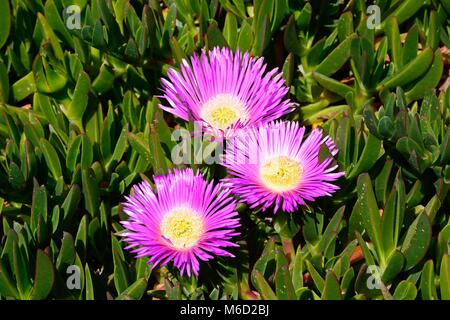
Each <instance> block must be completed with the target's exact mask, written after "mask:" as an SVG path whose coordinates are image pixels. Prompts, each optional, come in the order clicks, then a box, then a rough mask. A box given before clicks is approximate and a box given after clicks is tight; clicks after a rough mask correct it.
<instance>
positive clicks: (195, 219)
mask: <svg viewBox="0 0 450 320" xmlns="http://www.w3.org/2000/svg"><path fill="white" fill-rule="evenodd" d="M160 230H161V234H162V235H163V236H164V238H166V239H168V240H170V242H172V245H173V246H174V247H175V248H177V249H189V248H192V247H193V246H195V245H196V244H197V242H198V241H199V240H200V237H201V236H202V234H203V221H202V218H201V217H200V216H199V215H198V214H197V213H195V212H193V211H191V210H189V209H185V208H178V209H174V210H172V211H171V212H169V213H168V214H167V215H166V216H165V217H164V219H163V220H162V222H161V225H160Z"/></svg>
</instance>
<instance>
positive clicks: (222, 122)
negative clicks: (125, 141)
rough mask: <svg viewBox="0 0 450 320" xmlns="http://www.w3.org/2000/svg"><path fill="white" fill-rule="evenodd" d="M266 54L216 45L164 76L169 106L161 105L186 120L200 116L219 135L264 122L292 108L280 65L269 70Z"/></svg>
mask: <svg viewBox="0 0 450 320" xmlns="http://www.w3.org/2000/svg"><path fill="white" fill-rule="evenodd" d="M266 68H267V65H266V64H265V63H264V60H263V58H258V59H257V58H253V57H250V56H249V54H248V53H247V52H246V53H244V54H242V53H240V52H239V51H237V52H236V53H233V52H232V51H231V50H230V49H226V48H223V49H220V48H214V49H212V50H211V51H209V52H207V53H205V52H204V51H203V52H202V54H201V55H200V57H199V56H197V55H193V56H192V57H191V59H190V63H189V62H187V61H186V60H183V63H182V65H181V71H180V72H178V71H175V70H174V69H169V71H168V79H162V80H161V81H162V89H163V93H164V94H163V96H162V97H163V98H165V99H166V100H167V102H168V103H169V105H170V106H163V105H161V106H160V107H161V108H162V109H164V110H166V111H168V112H170V113H172V114H174V115H176V116H178V117H180V118H182V119H184V120H193V121H201V122H203V123H204V125H205V126H206V128H207V129H208V130H210V131H211V132H212V133H213V134H214V135H215V136H225V137H227V136H229V133H230V131H232V130H233V129H236V128H240V127H244V126H252V125H259V124H264V123H267V122H269V121H272V120H276V119H278V118H280V117H281V116H283V115H285V114H287V113H289V112H291V111H292V109H293V107H294V104H293V103H291V102H290V101H289V100H283V98H284V96H285V95H286V93H287V92H288V88H287V87H286V86H285V84H284V80H283V78H282V75H281V74H280V73H278V74H277V71H278V70H277V69H273V70H271V71H269V72H267V73H265V71H266Z"/></svg>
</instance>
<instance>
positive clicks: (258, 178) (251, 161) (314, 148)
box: [223, 121, 344, 212]
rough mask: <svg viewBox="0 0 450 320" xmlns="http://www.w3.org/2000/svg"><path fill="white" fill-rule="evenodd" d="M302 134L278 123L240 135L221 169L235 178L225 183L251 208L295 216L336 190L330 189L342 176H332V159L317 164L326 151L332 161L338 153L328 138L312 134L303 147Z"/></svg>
mask: <svg viewBox="0 0 450 320" xmlns="http://www.w3.org/2000/svg"><path fill="white" fill-rule="evenodd" d="M304 133H305V128H304V127H300V126H299V124H298V123H297V122H288V121H277V122H272V123H269V124H266V125H264V126H260V127H258V128H251V129H247V130H241V132H239V133H237V134H236V135H235V137H234V138H233V139H231V141H229V143H228V145H227V149H226V154H225V159H224V163H223V165H224V166H225V167H227V168H228V172H229V173H230V174H231V175H232V176H233V177H231V178H226V179H224V182H226V183H227V184H228V185H229V186H231V188H232V190H233V192H234V193H235V194H236V195H238V196H240V198H241V200H242V201H244V202H246V203H248V204H250V206H251V208H256V207H258V206H262V210H263V211H265V210H266V209H267V208H268V207H269V206H271V205H272V204H274V205H275V208H274V212H277V210H278V209H279V208H281V209H282V210H283V211H285V212H294V211H296V210H297V209H298V206H299V205H304V204H305V200H308V201H314V199H315V198H317V197H321V196H326V195H328V196H329V195H331V193H333V192H334V191H336V190H338V189H339V187H338V186H336V185H334V184H332V183H330V182H332V181H335V180H337V179H338V178H339V177H341V176H342V175H343V174H344V173H343V172H334V173H333V171H334V170H335V169H336V168H337V165H333V166H330V165H331V162H332V161H333V157H331V156H330V157H327V158H326V159H325V160H324V161H322V162H320V160H319V151H320V149H321V147H322V145H325V146H326V147H327V148H328V149H329V151H330V153H331V155H332V156H334V155H336V153H337V152H338V150H337V148H336V146H335V145H334V143H333V141H332V140H331V138H330V137H328V136H326V137H323V135H322V131H321V130H318V129H315V130H313V131H312V132H311V133H310V134H309V136H308V137H307V138H306V139H305V140H304V141H303V138H304Z"/></svg>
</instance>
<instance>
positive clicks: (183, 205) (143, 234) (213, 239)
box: [122, 169, 240, 275]
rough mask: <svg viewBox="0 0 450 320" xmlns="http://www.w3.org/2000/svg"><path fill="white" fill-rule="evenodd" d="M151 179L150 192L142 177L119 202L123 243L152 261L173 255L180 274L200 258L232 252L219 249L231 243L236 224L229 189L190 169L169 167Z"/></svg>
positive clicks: (164, 260) (194, 271)
mask: <svg viewBox="0 0 450 320" xmlns="http://www.w3.org/2000/svg"><path fill="white" fill-rule="evenodd" d="M154 182H155V186H156V192H154V191H153V189H152V187H151V186H150V184H149V183H148V182H147V181H143V182H141V183H140V184H138V185H136V186H135V187H134V194H133V195H130V196H127V197H126V202H125V203H124V204H123V205H124V211H125V213H126V214H127V215H128V216H129V219H128V221H122V224H123V226H124V227H125V228H126V229H127V230H126V231H125V232H124V233H123V236H124V238H125V240H126V241H127V242H128V243H129V245H128V247H127V249H132V252H134V253H136V254H137V257H143V256H147V257H149V260H148V263H149V264H152V267H155V266H157V265H161V266H162V265H165V264H167V263H168V262H169V261H171V260H173V264H174V266H175V267H177V268H178V269H179V270H180V272H181V274H182V275H183V274H184V273H185V272H186V273H187V274H188V275H191V274H195V275H198V272H199V261H200V260H202V261H207V260H210V259H212V258H213V257H214V256H230V257H232V256H233V255H232V254H231V253H229V252H227V251H226V250H224V248H226V247H236V246H237V245H236V244H235V243H233V242H231V241H230V240H231V238H232V237H233V236H236V235H238V234H239V233H238V232H237V231H236V228H238V227H239V226H240V224H239V219H238V214H237V212H236V211H235V207H236V201H235V200H234V199H233V198H232V197H230V190H226V189H224V188H223V184H222V183H218V184H214V183H213V182H210V183H208V182H207V181H205V179H204V178H203V176H202V175H201V174H200V173H197V174H195V173H194V172H193V171H192V169H185V170H177V169H175V170H174V171H173V172H169V173H168V174H167V175H163V176H155V177H154Z"/></svg>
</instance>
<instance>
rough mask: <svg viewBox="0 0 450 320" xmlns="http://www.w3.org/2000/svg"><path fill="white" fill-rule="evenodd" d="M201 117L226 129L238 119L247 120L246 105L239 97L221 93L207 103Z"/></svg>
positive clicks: (217, 127)
mask: <svg viewBox="0 0 450 320" xmlns="http://www.w3.org/2000/svg"><path fill="white" fill-rule="evenodd" d="M201 117H202V118H203V120H205V121H206V122H208V123H209V124H210V125H211V126H213V127H214V128H216V129H221V130H225V129H227V128H228V127H229V126H231V125H232V124H234V123H236V122H237V121H238V120H241V121H244V120H245V107H244V105H243V104H242V102H241V101H240V99H239V98H238V97H235V96H233V95H231V94H219V95H217V96H215V97H214V98H212V99H211V100H209V101H208V102H207V103H205V105H204V106H203V108H202V111H201Z"/></svg>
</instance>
